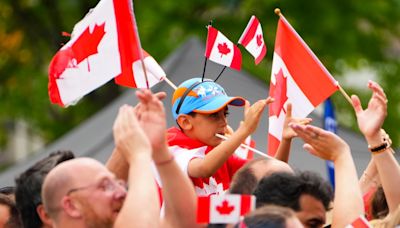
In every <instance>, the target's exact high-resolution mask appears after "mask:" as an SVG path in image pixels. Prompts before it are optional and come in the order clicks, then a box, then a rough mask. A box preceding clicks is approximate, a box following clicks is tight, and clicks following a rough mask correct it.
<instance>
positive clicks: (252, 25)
mask: <svg viewBox="0 0 400 228" xmlns="http://www.w3.org/2000/svg"><path fill="white" fill-rule="evenodd" d="M238 43H239V44H241V45H243V46H244V47H245V48H246V50H247V51H248V52H250V54H251V55H252V56H254V58H255V60H254V61H255V63H256V64H259V63H260V62H261V60H262V59H263V58H264V56H265V54H266V53H267V45H266V44H265V42H264V35H263V31H262V28H261V24H260V22H259V21H258V19H257V17H256V16H254V15H253V16H251V18H250V21H249V23H248V24H247V26H246V28H245V29H244V31H243V33H242V36H241V37H240V38H239V42H238Z"/></svg>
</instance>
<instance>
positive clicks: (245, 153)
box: [235, 135, 256, 159]
mask: <svg viewBox="0 0 400 228" xmlns="http://www.w3.org/2000/svg"><path fill="white" fill-rule="evenodd" d="M244 144H245V145H247V146H250V147H251V148H255V147H256V142H255V141H254V140H252V139H251V136H250V135H249V136H248V137H247V138H246V140H245V141H244ZM235 155H236V156H238V157H239V158H242V159H252V158H253V157H254V152H253V151H251V150H249V149H247V148H245V147H244V146H239V147H238V148H237V149H236V150H235Z"/></svg>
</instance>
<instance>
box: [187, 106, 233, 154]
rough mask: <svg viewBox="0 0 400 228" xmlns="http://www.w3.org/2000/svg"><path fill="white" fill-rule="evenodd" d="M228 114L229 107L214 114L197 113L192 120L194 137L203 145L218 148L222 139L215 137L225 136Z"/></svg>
mask: <svg viewBox="0 0 400 228" xmlns="http://www.w3.org/2000/svg"><path fill="white" fill-rule="evenodd" d="M228 114H229V113H228V108H227V107H225V108H224V109H222V110H221V111H219V112H216V113H212V114H201V113H196V115H194V116H193V117H192V120H191V123H192V126H193V128H192V130H193V135H194V136H195V138H196V139H197V140H199V141H201V142H202V143H205V144H207V145H209V146H213V147H215V146H218V145H219V144H220V143H221V142H222V139H220V138H218V137H217V136H215V134H217V133H218V134H221V135H224V134H225V128H226V126H227V124H228V122H227V116H228Z"/></svg>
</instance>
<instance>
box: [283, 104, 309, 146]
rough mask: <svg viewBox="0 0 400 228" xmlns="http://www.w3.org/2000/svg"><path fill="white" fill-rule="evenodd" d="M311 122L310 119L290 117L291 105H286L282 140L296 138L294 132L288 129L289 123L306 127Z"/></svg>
mask: <svg viewBox="0 0 400 228" xmlns="http://www.w3.org/2000/svg"><path fill="white" fill-rule="evenodd" d="M311 121H312V119H311V118H295V117H292V104H291V103H288V104H287V106H286V117H285V121H284V123H283V131H282V139H292V138H294V137H296V136H297V134H296V132H295V131H294V130H293V129H292V128H291V127H289V124H290V123H293V124H300V125H307V124H310V123H311Z"/></svg>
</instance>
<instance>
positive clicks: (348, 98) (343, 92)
mask: <svg viewBox="0 0 400 228" xmlns="http://www.w3.org/2000/svg"><path fill="white" fill-rule="evenodd" d="M338 87H339V91H340V92H341V93H342V95H343V96H344V98H346V100H347V101H348V102H349V103H350V105H353V102H352V101H351V98H350V96H349V95H348V94H347V93H346V91H344V89H343V88H342V87H341V86H340V85H339V84H338Z"/></svg>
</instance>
